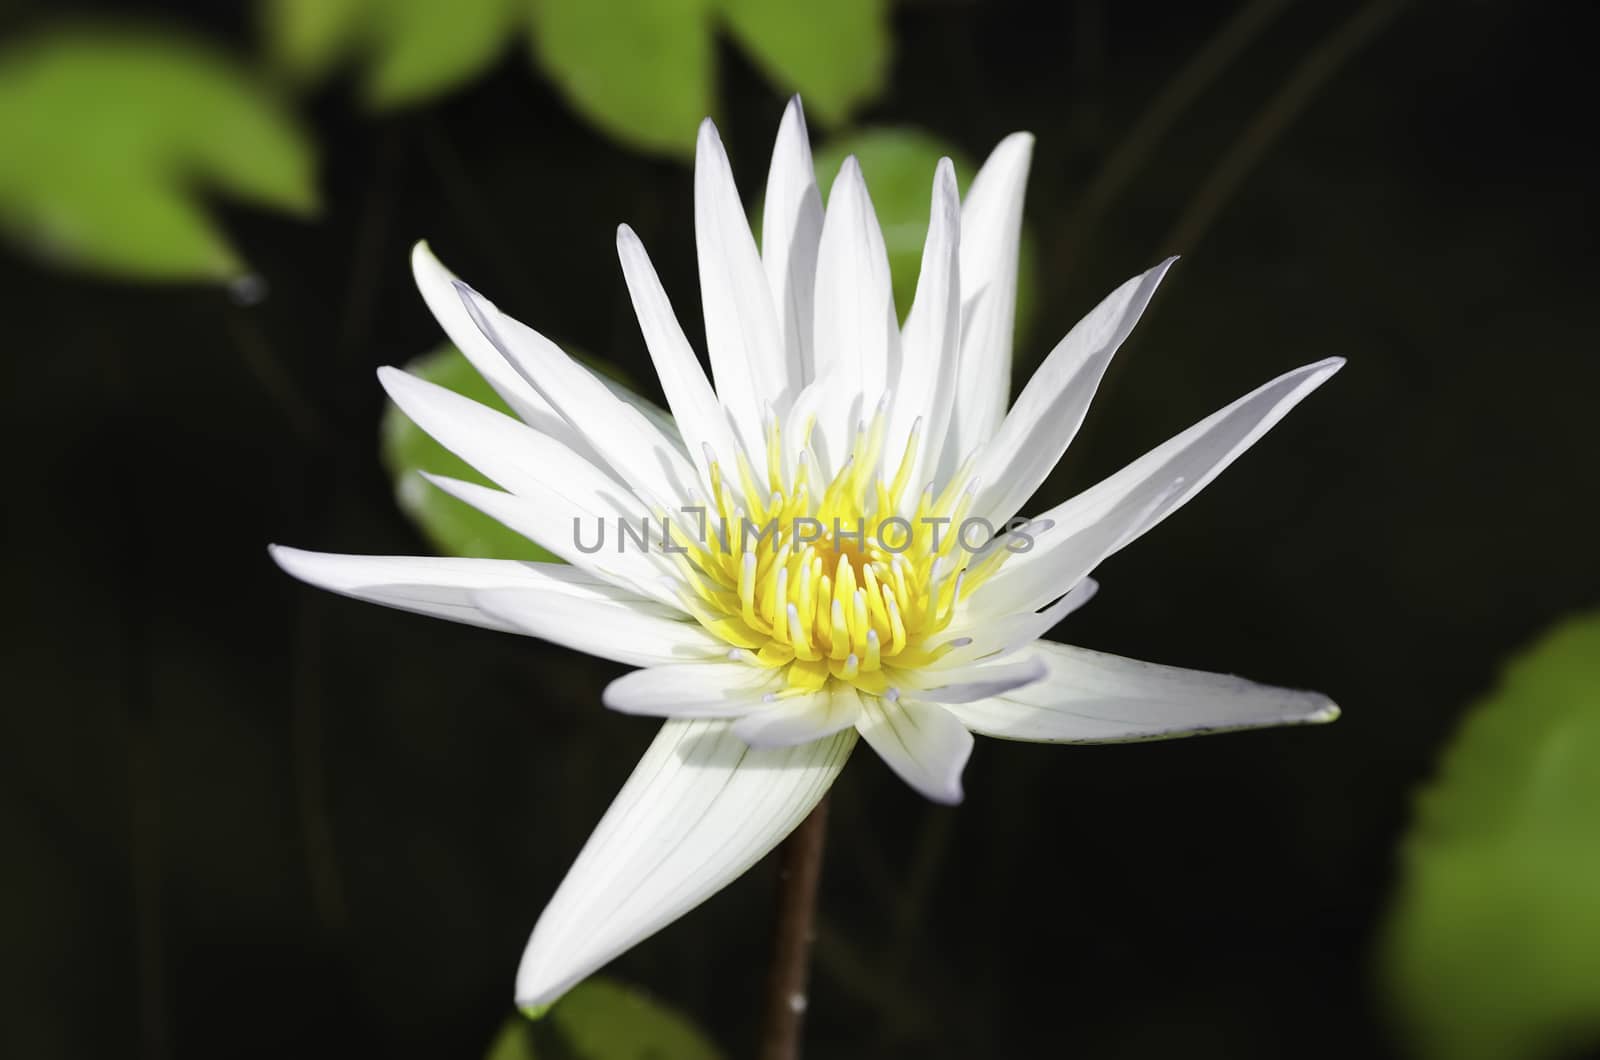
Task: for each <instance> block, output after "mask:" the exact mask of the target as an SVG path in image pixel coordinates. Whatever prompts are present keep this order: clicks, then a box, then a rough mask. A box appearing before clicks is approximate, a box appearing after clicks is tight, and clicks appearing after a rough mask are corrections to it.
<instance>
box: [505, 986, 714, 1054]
mask: <svg viewBox="0 0 1600 1060" xmlns="http://www.w3.org/2000/svg"><path fill="white" fill-rule="evenodd" d="M551 1036H553V1037H555V1038H557V1039H559V1041H558V1042H556V1043H551V1042H550V1041H549V1038H550V1037H551ZM546 1057H549V1058H555V1057H563V1058H571V1060H721V1057H722V1054H721V1053H720V1052H718V1050H717V1048H716V1046H714V1045H712V1044H711V1042H710V1040H709V1039H707V1038H706V1036H705V1035H704V1034H702V1033H701V1032H700V1030H699V1029H698V1028H697V1027H695V1025H694V1024H693V1023H691V1022H689V1021H688V1020H687V1019H685V1018H684V1017H683V1016H682V1015H680V1014H678V1013H677V1012H674V1011H673V1010H672V1009H670V1008H667V1007H666V1006H665V1005H663V1004H661V1003H660V1002H659V1001H655V1000H653V999H652V998H650V997H648V996H646V995H645V994H643V993H642V992H640V991H638V990H636V989H634V988H633V987H630V986H626V985H624V984H622V983H619V982H617V981H616V980H613V979H607V978H604V977H601V976H596V977H593V978H590V979H585V980H584V981H583V982H581V983H579V984H578V985H577V986H575V987H573V988H572V990H571V992H570V993H568V994H567V995H566V996H565V997H563V998H562V999H561V1000H560V1001H558V1002H556V1004H555V1006H554V1007H553V1008H552V1009H551V1010H550V1013H549V1016H548V1017H547V1022H546V1024H545V1025H543V1026H541V1027H535V1026H534V1025H533V1024H530V1023H529V1022H528V1021H527V1020H525V1019H523V1018H521V1017H519V1016H513V1017H512V1018H511V1019H509V1020H507V1022H506V1023H505V1024H504V1025H503V1026H502V1027H501V1028H500V1033H499V1034H497V1035H496V1036H495V1040H494V1043H493V1044H492V1045H491V1046H490V1047H489V1052H488V1053H487V1054H486V1057H485V1060H542V1058H546Z"/></svg>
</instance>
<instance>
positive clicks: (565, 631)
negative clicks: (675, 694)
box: [470, 589, 728, 666]
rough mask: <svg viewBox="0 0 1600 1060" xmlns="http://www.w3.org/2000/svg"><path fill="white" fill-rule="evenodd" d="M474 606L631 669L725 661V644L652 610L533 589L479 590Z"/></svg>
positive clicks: (656, 608)
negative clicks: (704, 661) (693, 662)
mask: <svg viewBox="0 0 1600 1060" xmlns="http://www.w3.org/2000/svg"><path fill="white" fill-rule="evenodd" d="M470 599H471V601H472V603H473V605H474V606H476V607H477V608H478V609H479V610H481V611H483V612H484V613H485V614H487V615H490V616H492V617H494V618H496V619H499V620H500V621H502V622H504V623H506V624H507V625H509V626H510V627H512V628H513V629H515V630H518V631H520V632H522V633H526V634H528V635H529V636H533V637H538V638H539V639H540V640H547V641H550V642H551V643H552V644H560V645H563V646H565V647H568V648H571V649H573V650H574V651H581V652H583V653H584V654H586V655H596V656H599V657H600V658H602V659H612V660H614V661H616V662H620V663H627V664H628V665H630V666H663V665H666V664H669V663H682V662H691V661H703V660H708V659H713V658H716V657H718V656H722V657H724V658H725V657H726V655H727V651H728V645H727V644H726V643H724V642H723V641H721V640H719V639H717V638H716V637H714V636H712V635H711V634H710V633H708V632H707V631H706V630H705V629H704V628H703V627H701V626H700V625H698V624H697V623H695V622H694V621H693V620H692V619H688V618H684V617H682V616H676V617H674V616H672V615H671V614H670V612H668V611H666V610H665V609H663V608H661V607H659V606H656V605H647V606H638V607H630V606H627V605H623V604H616V603H611V602H610V601H602V600H585V599H580V598H578V597H575V596H570V595H566V594H562V593H549V592H539V591H537V590H531V589H479V590H476V591H474V592H473V593H472V594H471V595H470Z"/></svg>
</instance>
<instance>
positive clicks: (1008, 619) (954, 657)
mask: <svg viewBox="0 0 1600 1060" xmlns="http://www.w3.org/2000/svg"><path fill="white" fill-rule="evenodd" d="M1098 590H1099V585H1098V584H1097V583H1096V582H1095V580H1094V579H1093V578H1084V579H1083V580H1081V581H1079V582H1078V583H1077V584H1076V585H1074V586H1072V588H1071V589H1070V590H1069V591H1068V592H1066V593H1065V594H1063V595H1062V596H1061V599H1059V600H1056V601H1055V603H1053V604H1051V605H1050V606H1049V607H1047V608H1045V609H1044V610H1043V611H1037V612H1035V611H1031V610H1021V611H1013V612H1010V613H1003V612H1002V613H997V614H992V615H991V614H987V613H985V612H983V611H981V610H979V609H978V608H977V607H972V608H970V609H969V611H968V612H967V613H966V614H964V615H962V616H961V622H960V624H957V623H952V624H951V628H949V629H947V630H945V635H946V636H947V637H949V638H950V639H952V640H956V641H958V642H963V641H964V642H965V643H960V644H959V646H958V647H956V648H955V649H954V650H952V651H950V652H948V653H946V654H945V655H944V656H943V657H942V658H941V659H939V661H938V662H936V663H934V664H933V666H932V667H930V668H929V669H930V670H931V671H943V670H945V669H949V668H952V667H957V666H966V665H969V664H971V663H974V662H977V661H978V660H980V659H986V658H988V657H989V656H1001V655H1005V654H1007V653H1009V652H1013V651H1016V650H1017V649H1018V648H1020V647H1022V646H1023V645H1025V644H1028V643H1031V642H1032V641H1035V640H1038V639H1039V638H1040V637H1042V636H1044V635H1045V634H1046V633H1048V632H1050V630H1052V629H1054V628H1055V627H1056V625H1057V624H1058V623H1060V622H1061V620H1062V619H1064V618H1066V617H1067V616H1068V615H1070V614H1072V613H1073V612H1074V611H1076V610H1078V608H1080V607H1082V606H1083V605H1084V604H1086V603H1088V602H1089V601H1090V600H1092V599H1094V594H1095V593H1096V592H1097V591H1098ZM1050 595H1051V596H1054V595H1055V593H1051V594H1050ZM974 600H976V594H974Z"/></svg>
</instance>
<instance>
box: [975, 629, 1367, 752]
mask: <svg viewBox="0 0 1600 1060" xmlns="http://www.w3.org/2000/svg"><path fill="white" fill-rule="evenodd" d="M1029 650H1030V652H1031V653H1033V654H1036V655H1037V656H1038V657H1039V658H1041V659H1043V660H1044V661H1045V663H1046V664H1047V666H1048V672H1047V673H1046V675H1045V676H1044V678H1043V679H1042V680H1040V681H1038V682H1037V683H1035V684H1031V685H1028V686H1026V687H1023V688H1019V689H1016V690H1015V691H1011V692H1007V693H1004V694H1002V695H1000V696H997V697H994V698H991V699H984V700H979V701H978V702H975V703H964V704H960V705H955V706H952V707H951V708H950V710H951V711H952V712H953V713H954V714H955V715H956V716H957V717H959V718H960V719H961V721H962V723H963V724H964V725H966V726H967V727H969V728H971V729H972V730H973V731H974V732H979V733H982V734H983V735H985V736H997V737H1000V738H1002V739H1008V740H1032V741H1038V742H1043V743H1116V742H1121V741H1129V740H1159V739H1163V738H1167V737H1174V736H1193V735H1200V734H1203V733H1213V732H1229V731H1232V730H1235V729H1255V728H1262V727H1266V726H1273V725H1311V724H1317V723H1320V722H1328V721H1332V720H1333V719H1335V718H1337V717H1338V716H1339V708H1338V707H1336V706H1335V705H1334V704H1333V701H1332V700H1330V699H1329V698H1328V697H1327V696H1324V695H1322V694H1320V693H1317V692H1297V691H1293V690H1291V689H1286V688H1273V687H1271V686H1269V685H1258V684H1256V683H1254V682H1252V681H1246V680H1245V679H1244V678H1242V677H1232V676H1229V675H1227V674H1211V673H1204V672H1201V671H1199V670H1183V669H1179V668H1177V667H1174V666H1159V665H1157V664H1155V663H1147V662H1136V661H1134V660H1132V659H1123V658H1119V657H1117V656H1115V655H1105V654H1103V653H1101V652H1094V651H1089V650H1087V649H1084V648H1074V647H1070V646H1068V645H1065V644H1055V643H1052V642H1050V641H1040V642H1038V643H1037V644H1036V645H1034V646H1033V648H1031V649H1029Z"/></svg>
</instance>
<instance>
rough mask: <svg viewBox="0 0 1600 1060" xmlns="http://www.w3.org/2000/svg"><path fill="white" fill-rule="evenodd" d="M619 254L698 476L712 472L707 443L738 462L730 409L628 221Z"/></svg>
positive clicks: (619, 232)
mask: <svg viewBox="0 0 1600 1060" xmlns="http://www.w3.org/2000/svg"><path fill="white" fill-rule="evenodd" d="M617 257H618V258H619V259H620V260H621V262H622V275H623V278H624V279H625V280H626V281H627V284H628V295H629V297H631V298H632V299H633V311H634V314H635V315H636V316H637V317H638V318H639V330H640V331H641V332H643V334H644V342H645V346H646V347H648V348H649V350H650V360H651V361H652V362H653V363H654V364H655V368H656V375H657V376H658V377H659V378H660V380H661V390H662V393H664V394H665V395H666V397H667V406H668V407H669V408H670V409H671V410H672V415H673V418H674V419H675V420H676V421H677V424H678V429H679V430H680V431H681V432H682V433H683V440H684V444H685V445H686V446H687V448H688V450H689V456H690V458H691V459H692V460H694V461H695V465H696V466H697V467H698V468H699V469H700V474H701V475H702V476H706V475H709V473H710V472H709V467H708V466H707V463H706V460H705V455H704V454H705V450H706V449H707V448H708V447H709V448H710V449H711V451H712V452H713V453H715V454H716V456H717V457H718V459H720V460H724V461H729V462H737V460H738V452H739V449H738V445H737V443H736V442H735V441H734V435H733V429H732V427H731V425H730V424H729V421H728V414H727V412H726V411H724V409H723V408H722V405H721V404H720V403H719V402H718V401H717V395H716V392H715V391H713V390H712V389H711V384H710V383H709V382H707V380H706V373H705V369H703V368H701V367H700V361H699V360H698V359H697V358H696V357H695V355H694V349H693V347H691V346H690V345H689V340H688V339H687V338H685V337H684V334H683V327H682V325H680V324H679V323H678V316H677V314H676V313H674V312H673V310H672V303H671V302H670V301H668V299H667V293H666V291H665V290H663V289H662V287H661V280H660V278H659V277H658V276H657V275H656V270H655V266H653V265H651V264H650V258H649V256H648V255H647V254H646V253H645V250H644V244H642V243H640V242H639V237H638V236H637V235H635V234H634V231H633V229H631V228H629V227H628V226H627V225H622V226H620V227H618V229H617Z"/></svg>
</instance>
